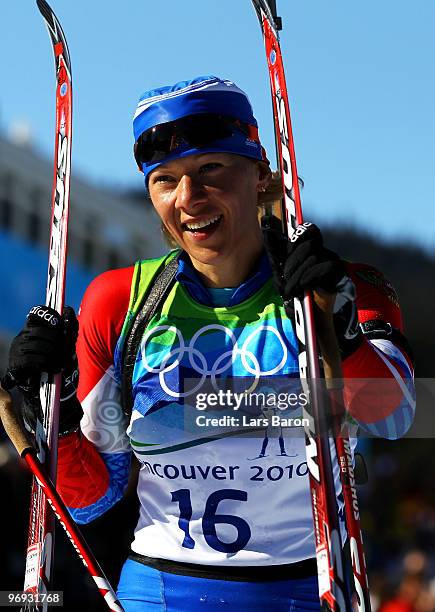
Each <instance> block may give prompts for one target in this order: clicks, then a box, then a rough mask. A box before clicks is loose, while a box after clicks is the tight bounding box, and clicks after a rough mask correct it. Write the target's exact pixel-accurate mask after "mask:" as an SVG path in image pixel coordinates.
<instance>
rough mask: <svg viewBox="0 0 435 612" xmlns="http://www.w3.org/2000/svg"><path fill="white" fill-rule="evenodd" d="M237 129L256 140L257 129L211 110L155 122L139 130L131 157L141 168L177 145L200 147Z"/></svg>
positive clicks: (235, 133) (257, 140) (228, 136)
mask: <svg viewBox="0 0 435 612" xmlns="http://www.w3.org/2000/svg"><path fill="white" fill-rule="evenodd" d="M240 133H242V134H244V135H245V136H246V138H249V139H251V140H254V141H256V142H259V139H258V129H257V128H256V127H255V126H253V125H248V124H247V123H242V122H241V121H240V120H239V119H235V118H233V117H227V116H225V115H215V114H212V113H204V114H200V115H189V116H187V117H182V118H181V119H177V120H176V121H170V122H169V123H162V124H160V125H156V126H155V127H152V128H150V129H149V130H147V131H146V132H144V133H143V134H141V135H140V136H139V138H138V139H137V141H136V142H135V144H134V157H135V159H136V163H137V165H138V166H139V169H140V170H142V164H144V163H146V164H149V163H153V162H158V161H161V160H162V159H164V158H165V157H167V155H169V153H171V151H175V150H176V149H178V147H181V146H185V145H191V146H192V147H193V148H199V149H200V148H203V147H206V146H207V145H209V144H211V143H212V142H215V141H217V140H222V139H224V138H230V137H231V136H235V135H237V134H240Z"/></svg>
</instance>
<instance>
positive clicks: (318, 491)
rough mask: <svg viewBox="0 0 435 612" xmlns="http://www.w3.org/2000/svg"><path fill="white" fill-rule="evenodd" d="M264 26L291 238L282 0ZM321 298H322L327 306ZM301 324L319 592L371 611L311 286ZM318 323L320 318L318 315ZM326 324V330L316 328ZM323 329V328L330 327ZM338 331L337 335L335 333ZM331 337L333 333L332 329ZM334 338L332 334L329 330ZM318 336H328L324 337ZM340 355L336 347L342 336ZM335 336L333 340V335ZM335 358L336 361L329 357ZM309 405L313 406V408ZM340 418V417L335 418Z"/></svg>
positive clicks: (326, 604) (270, 2)
mask: <svg viewBox="0 0 435 612" xmlns="http://www.w3.org/2000/svg"><path fill="white" fill-rule="evenodd" d="M252 3H253V5H254V8H255V10H256V13H257V16H258V19H259V22H260V26H261V29H262V32H263V38H264V43H265V50H266V57H267V64H268V69H269V77H270V88H271V95H272V104H273V114H274V127H275V142H276V148H277V159H278V161H279V167H280V172H281V179H282V185H283V194H284V197H283V200H282V218H283V221H284V223H285V225H286V232H287V235H288V236H289V238H291V237H292V235H293V234H294V232H295V230H296V228H297V226H298V225H300V224H302V223H303V214H302V205H301V198H300V191H299V182H298V173H297V166H296V156H295V148H294V141H293V134H292V127H291V119H290V107H289V101H288V94H287V86H286V81H285V74H284V66H283V60H282V55H281V49H280V44H279V35H278V31H279V30H281V29H282V23H281V19H280V18H279V17H278V16H277V11H276V0H252ZM318 299H319V302H318V301H317V296H316V303H318V305H319V306H320V298H318ZM321 306H322V307H323V309H324V314H323V316H322V318H323V323H324V325H323V327H324V330H323V332H325V331H326V333H327V332H328V329H329V330H330V329H332V318H331V306H332V304H331V303H329V304H328V303H326V302H324V303H323V304H322V305H321ZM294 311H295V326H296V334H297V337H298V343H299V373H300V378H301V384H302V386H303V388H304V391H305V392H306V393H307V396H308V397H309V398H310V406H309V407H308V406H307V407H306V409H305V412H304V418H306V419H307V422H308V423H309V425H308V426H307V427H306V428H305V442H306V453H307V464H308V468H309V480H310V496H311V502H312V510H313V523H314V534H315V544H316V559H317V570H318V580H319V596H320V602H321V606H322V609H326V610H334V611H340V612H342V611H347V610H352V609H357V610H370V599H369V593H368V582H367V576H366V570H365V561H364V553H363V548H362V536H361V530H360V526H359V510H358V502H357V499H356V490H355V483H354V480H353V478H352V477H353V468H352V457H351V452H350V446H349V440H348V437H347V436H346V435H345V434H344V433H343V432H342V431H339V430H338V427H337V426H334V431H333V433H334V435H335V448H336V453H337V459H338V463H339V467H340V478H341V483H342V489H343V497H344V502H345V515H346V523H347V529H348V534H349V539H350V547H351V558H352V569H353V578H354V589H353V592H352V593H349V592H348V589H347V587H346V573H345V567H346V566H345V560H344V556H343V551H342V544H341V535H340V523H339V517H338V509H337V498H336V491H335V485H334V478H333V470H332V462H331V448H330V441H329V435H328V427H327V423H326V421H325V417H326V415H327V414H332V415H337V416H339V415H340V413H341V411H342V407H343V401H342V382H341V378H342V377H341V375H340V374H341V367H340V362H339V359H338V360H337V359H335V360H334V359H332V362H333V365H332V366H331V368H330V369H329V368H328V369H329V376H328V374H326V370H327V361H328V360H327V358H326V353H327V351H328V350H329V349H330V347H328V346H325V344H322V354H323V358H324V363H325V375H326V379H327V382H326V385H327V387H328V391H329V393H328V397H326V396H325V394H324V393H323V385H322V383H321V381H322V373H321V367H320V362H319V349H318V344H317V337H316V327H315V321H314V297H313V295H312V293H311V292H309V293H308V292H307V293H306V294H305V296H304V298H303V300H299V299H295V300H294ZM317 325H318V326H319V322H318V321H317ZM317 331H319V330H317ZM323 332H322V333H323ZM332 335H334V334H332ZM329 336H330V334H329ZM329 340H331V338H330V337H329ZM319 342H320V343H321V340H320V338H319ZM333 342H335V347H334V349H335V354H337V353H336V350H337V346H336V339H335V340H334V339H333ZM330 343H331V342H330ZM328 365H329V364H328ZM308 410H309V411H308ZM334 421H335V422H336V421H337V419H334Z"/></svg>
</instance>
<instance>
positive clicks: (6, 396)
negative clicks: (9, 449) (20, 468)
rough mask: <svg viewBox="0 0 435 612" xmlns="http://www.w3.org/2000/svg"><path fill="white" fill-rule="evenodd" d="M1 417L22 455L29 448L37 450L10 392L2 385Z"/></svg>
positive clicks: (0, 391) (0, 399)
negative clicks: (16, 410) (17, 412)
mask: <svg viewBox="0 0 435 612" xmlns="http://www.w3.org/2000/svg"><path fill="white" fill-rule="evenodd" d="M0 419H1V421H2V423H3V427H4V428H5V431H6V433H7V435H8V436H9V438H10V440H11V442H12V444H13V445H14V446H15V448H16V449H17V452H18V454H19V455H20V457H22V456H23V455H24V453H25V452H26V451H28V450H35V447H34V446H33V444H32V442H31V441H30V440H29V438H28V435H27V432H26V430H25V429H24V427H23V424H22V422H21V421H20V419H19V417H18V415H17V414H16V412H15V410H14V407H13V402H12V397H11V395H10V393H8V392H7V391H5V389H3V387H2V386H0Z"/></svg>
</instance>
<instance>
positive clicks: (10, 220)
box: [0, 136, 165, 367]
mask: <svg viewBox="0 0 435 612" xmlns="http://www.w3.org/2000/svg"><path fill="white" fill-rule="evenodd" d="M52 183H53V161H52V160H47V159H43V158H42V157H41V156H40V155H38V154H36V153H35V152H34V151H33V150H32V149H31V148H30V147H28V146H21V145H17V144H14V143H12V142H10V141H8V140H6V139H5V138H3V137H1V136H0V254H1V257H0V259H1V262H0V270H1V276H2V278H1V286H2V295H3V298H2V300H0V367H2V366H4V358H5V349H6V347H7V345H8V344H9V342H10V338H11V336H12V335H15V333H16V332H17V327H18V329H19V327H20V326H21V325H20V324H19V323H18V321H19V320H21V321H23V320H24V318H23V317H24V316H25V314H26V312H27V310H28V308H29V306H31V305H32V302H33V303H41V302H44V299H45V293H44V287H45V282H46V266H47V263H46V262H47V259H48V239H49V231H50V216H51V193H52ZM68 235H69V239H68V276H67V292H68V291H71V292H72V294H74V299H75V302H77V300H79V299H80V296H79V297H77V296H78V294H79V293H82V292H83V289H84V287H85V286H86V284H87V283H88V282H89V280H90V279H91V278H92V277H93V276H96V274H97V273H99V272H101V271H103V270H107V269H109V268H116V267H122V266H125V265H129V264H131V263H133V262H134V261H135V260H137V259H140V258H141V259H144V258H147V257H156V256H158V255H160V254H161V253H163V252H164V251H165V246H164V244H163V241H162V239H161V232H160V225H159V221H158V219H157V217H156V215H155V214H154V212H153V210H152V207H151V205H150V203H149V202H147V200H146V198H145V196H144V197H143V198H142V196H140V197H138V198H133V197H128V196H124V195H123V194H119V193H113V192H110V191H108V190H104V189H99V188H97V187H95V186H92V185H90V184H89V183H86V182H85V181H84V180H82V179H80V178H78V177H76V176H75V175H74V169H73V174H72V178H71V199H70V218H69V231H68ZM44 266H45V267H44ZM44 270H45V271H44ZM35 275H36V276H37V277H38V278H37V279H35V278H34V277H35ZM17 281H18V282H19V283H20V282H21V284H19V285H18V286H17V285H16V284H15V283H16V282H17ZM35 281H37V282H35ZM36 287H37V289H36ZM70 303H71V298H70ZM73 305H77V303H76V304H73Z"/></svg>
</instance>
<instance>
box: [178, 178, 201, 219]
mask: <svg viewBox="0 0 435 612" xmlns="http://www.w3.org/2000/svg"><path fill="white" fill-rule="evenodd" d="M205 200H206V192H205V189H204V186H203V184H202V183H201V182H200V181H198V180H196V179H195V178H194V177H193V176H191V175H190V174H183V176H182V177H181V179H180V181H179V183H178V185H177V193H176V202H175V207H176V208H183V209H184V210H186V209H187V210H188V209H189V208H192V207H195V206H197V205H198V204H201V203H203V202H204V201H205Z"/></svg>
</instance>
